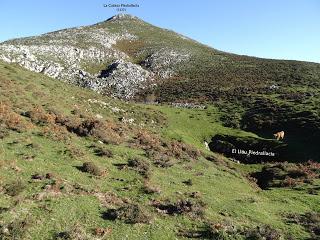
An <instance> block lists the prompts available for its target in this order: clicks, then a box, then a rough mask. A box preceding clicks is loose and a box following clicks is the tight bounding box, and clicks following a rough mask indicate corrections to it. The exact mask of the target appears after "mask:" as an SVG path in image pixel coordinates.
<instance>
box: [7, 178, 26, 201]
mask: <svg viewBox="0 0 320 240" xmlns="http://www.w3.org/2000/svg"><path fill="white" fill-rule="evenodd" d="M25 188H26V185H25V184H24V183H23V182H22V180H20V179H19V180H16V181H13V182H11V183H8V184H6V185H5V186H4V191H5V193H6V194H7V195H9V196H11V197H14V196H18V195H19V194H20V193H22V192H23V190H24V189H25Z"/></svg>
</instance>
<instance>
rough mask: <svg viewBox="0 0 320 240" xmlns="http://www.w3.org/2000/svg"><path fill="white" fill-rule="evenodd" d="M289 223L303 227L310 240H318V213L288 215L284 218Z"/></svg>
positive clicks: (319, 236) (319, 221) (319, 234)
mask: <svg viewBox="0 0 320 240" xmlns="http://www.w3.org/2000/svg"><path fill="white" fill-rule="evenodd" d="M286 218H287V219H288V221H289V222H290V223H295V224H298V225H301V226H302V227H304V228H305V229H306V230H307V231H308V232H309V233H310V235H311V237H312V239H319V238H320V212H306V213H305V214H294V213H291V214H288V215H287V216H286Z"/></svg>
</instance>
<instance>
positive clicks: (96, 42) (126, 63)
mask: <svg viewBox="0 0 320 240" xmlns="http://www.w3.org/2000/svg"><path fill="white" fill-rule="evenodd" d="M128 22H135V24H136V25H141V26H143V25H147V23H144V22H143V21H142V20H140V19H138V18H137V17H134V16H130V15H117V16H114V17H112V18H110V19H108V20H107V21H105V22H102V23H98V24H95V25H92V26H88V27H78V28H71V29H65V30H60V31H56V32H52V33H47V34H43V35H41V36H36V37H28V38H22V39H14V40H10V41H6V42H3V43H1V44H0V59H1V60H3V61H5V62H9V63H17V64H18V65H20V66H22V67H24V68H26V69H28V70H31V71H34V72H38V73H43V74H46V75H48V76H50V77H52V78H55V79H59V80H62V81H66V82H69V83H73V84H77V85H80V86H83V87H88V88H91V89H93V90H95V91H98V92H105V93H109V94H111V95H112V96H115V97H120V98H124V99H129V98H132V97H133V96H134V95H135V94H136V93H137V92H138V91H139V90H140V89H144V88H146V87H150V86H152V85H153V84H155V78H169V77H172V76H174V74H175V70H174V69H175V67H176V66H177V65H178V64H180V63H181V62H183V61H186V60H188V59H189V55H188V54H187V53H181V52H178V51H177V50H175V49H173V48H163V47H161V48H159V49H151V50H150V49H142V50H141V52H143V53H144V54H146V53H147V54H146V57H145V58H144V59H141V61H140V62H138V63H137V62H134V61H133V60H132V57H131V56H129V55H128V54H127V53H126V52H124V51H122V50H120V49H118V48H117V47H116V45H117V43H118V42H120V41H125V42H126V44H127V45H128V47H130V44H132V43H134V42H138V41H144V39H141V37H139V36H138V35H135V34H133V33H131V32H129V31H128V29H129V28H127V24H128ZM92 69H93V70H92Z"/></svg>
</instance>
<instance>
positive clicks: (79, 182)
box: [0, 63, 320, 240]
mask: <svg viewBox="0 0 320 240" xmlns="http://www.w3.org/2000/svg"><path fill="white" fill-rule="evenodd" d="M222 114H223V113H221V111H220V110H219V108H218V106H214V105H212V106H209V107H208V108H207V109H204V110H195V109H180V108H173V107H169V106H166V105H141V104H133V103H125V102H122V101H118V100H115V99H110V98H107V97H104V96H101V95H99V94H97V93H95V92H92V91H89V90H85V89H82V88H78V87H75V86H72V85H68V84H65V83H62V82H59V81H56V80H53V79H50V78H48V77H45V76H43V75H41V74H35V73H31V72H28V71H25V70H23V69H21V68H20V67H17V66H14V65H8V64H5V63H0V126H1V129H0V191H1V194H0V227H1V231H0V239H157V240H158V239H185V238H198V239H199V238H200V239H285V237H286V238H288V239H310V238H311V237H317V236H319V224H320V223H319V211H320V208H319V195H317V194H318V192H319V188H320V185H319V184H320V182H319V175H317V174H316V170H317V169H318V170H317V171H319V169H320V167H318V166H317V165H315V164H314V165H313V168H314V172H313V170H312V174H313V175H311V173H310V176H309V178H305V179H308V180H309V182H307V181H305V182H299V181H298V180H299V179H300V178H298V180H297V179H294V176H292V179H294V180H296V181H297V185H295V186H293V185H288V186H287V187H274V186H275V185H271V184H274V183H275V182H270V183H269V186H270V189H269V190H261V189H260V188H259V187H258V186H257V184H256V183H254V181H252V178H249V177H248V175H250V174H251V173H254V172H259V171H262V169H263V165H262V164H251V165H245V164H236V163H234V162H232V161H230V160H229V159H227V158H225V157H224V156H222V155H220V154H217V153H212V152H210V151H208V150H206V149H205V148H204V145H203V141H204V140H207V141H210V139H211V137H212V136H214V135H216V134H228V135H232V136H237V137H243V138H246V137H254V138H259V137H258V136H257V135H255V134H254V133H251V132H245V131H242V130H237V129H234V128H230V127H226V126H223V121H222V120H221V117H222V116H221V115H222ZM130 119H134V121H133V120H131V121H130ZM290 166H291V165H290ZM305 167H306V166H305ZM308 169H309V168H308ZM309 170H310V169H309ZM282 171H285V170H282ZM310 171H311V170H310ZM273 180H274V181H278V179H273ZM280 181H282V180H281V179H280ZM307 219H312V221H311V223H310V221H309V220H307ZM257 227H258V228H257ZM317 234H318V235H317ZM289 237H291V238H289ZM314 239H316V238H314Z"/></svg>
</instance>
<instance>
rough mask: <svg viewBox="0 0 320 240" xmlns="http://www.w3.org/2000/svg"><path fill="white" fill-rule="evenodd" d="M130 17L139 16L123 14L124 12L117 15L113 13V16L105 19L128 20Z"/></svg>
mask: <svg viewBox="0 0 320 240" xmlns="http://www.w3.org/2000/svg"><path fill="white" fill-rule="evenodd" d="M130 19H136V20H138V19H139V18H138V17H136V16H134V15H131V14H124V13H120V14H117V15H114V16H113V17H111V18H109V19H107V21H114V20H130Z"/></svg>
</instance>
